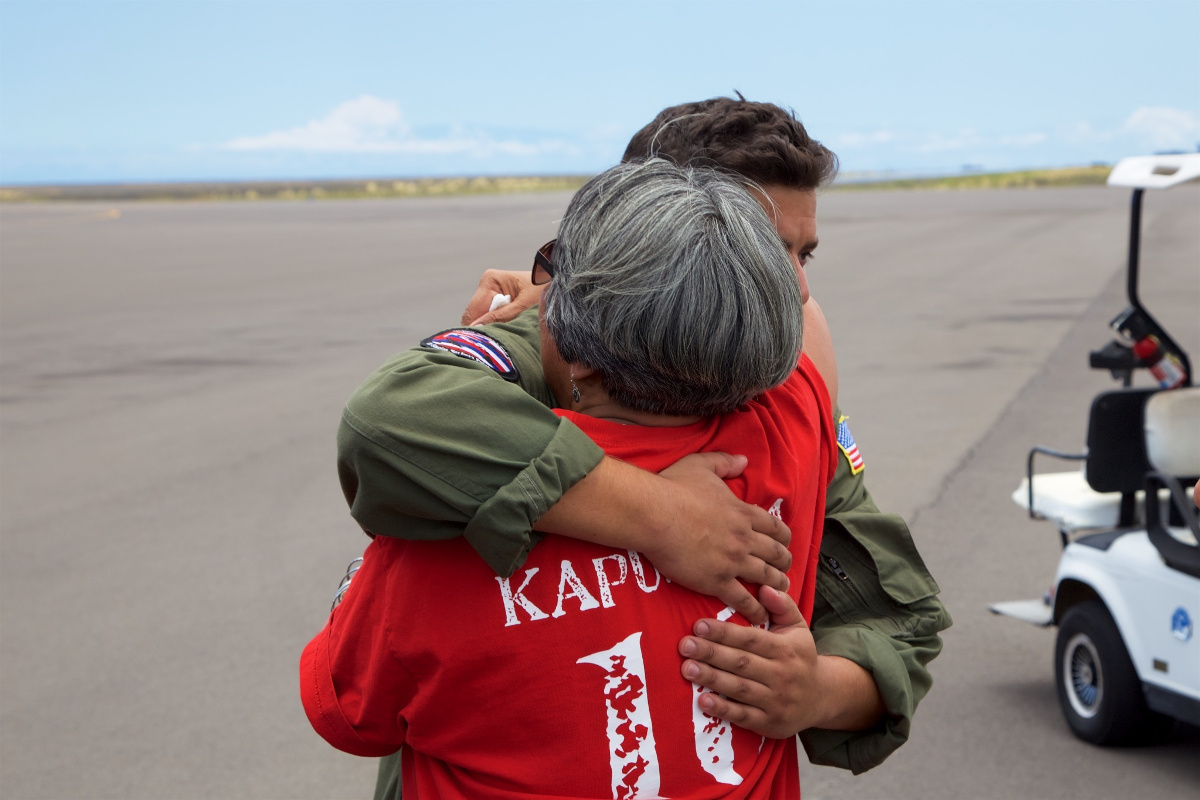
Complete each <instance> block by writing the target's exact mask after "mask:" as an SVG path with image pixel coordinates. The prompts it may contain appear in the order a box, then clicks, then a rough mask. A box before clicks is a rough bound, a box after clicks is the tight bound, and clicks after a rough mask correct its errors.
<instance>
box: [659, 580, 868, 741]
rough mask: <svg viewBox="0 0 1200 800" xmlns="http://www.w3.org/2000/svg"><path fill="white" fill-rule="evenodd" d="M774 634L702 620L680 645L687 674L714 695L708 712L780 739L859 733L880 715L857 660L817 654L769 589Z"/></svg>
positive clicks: (706, 704)
mask: <svg viewBox="0 0 1200 800" xmlns="http://www.w3.org/2000/svg"><path fill="white" fill-rule="evenodd" d="M759 599H760V600H761V601H762V604H763V605H764V606H765V607H766V608H767V610H768V611H770V613H771V622H772V627H771V630H769V631H764V630H762V629H761V628H748V627H745V626H744V625H737V624H734V623H729V622H718V621H717V620H714V619H702V620H700V621H698V622H697V623H696V625H695V627H694V628H693V632H694V633H695V636H685V637H684V638H683V639H681V640H680V642H679V654H680V655H682V656H683V657H684V658H685V659H686V660H685V661H684V662H683V665H682V666H681V667H680V671H681V672H682V673H683V677H684V678H686V679H688V680H689V681H691V682H693V683H696V684H698V685H700V686H703V687H705V688H708V689H711V690H712V692H705V693H704V694H702V695H701V696H700V697H699V699H698V700H697V702H698V703H699V704H700V708H701V709H702V710H703V711H704V712H705V713H707V714H711V715H712V716H714V717H718V718H720V719H723V720H727V721H729V722H732V723H733V724H735V725H738V726H740V727H743V728H746V729H748V730H751V731H754V732H755V733H757V734H759V735H760V736H767V737H770V738H772V739H783V738H786V737H788V736H794V735H795V734H797V733H799V732H800V731H802V730H806V729H808V728H814V727H819V728H828V729H833V730H862V729H864V728H868V727H870V726H871V725H874V724H875V723H876V722H878V721H879V719H880V718H881V717H882V716H883V711H884V708H883V701H882V699H881V698H880V696H879V690H878V688H877V687H876V686H875V681H874V679H873V678H872V677H871V674H870V673H869V672H867V671H866V670H864V669H863V668H862V667H859V666H858V665H857V664H855V663H854V662H852V661H847V660H846V659H843V658H838V657H836V656H819V655H817V648H816V643H815V642H814V641H813V637H812V632H811V631H809V629H808V625H806V624H805V622H804V617H802V616H801V615H800V609H798V608H797V607H796V603H795V602H794V601H793V600H792V598H791V597H790V596H788V595H786V594H783V593H782V592H777V591H775V590H773V589H771V588H770V587H767V586H764V587H763V588H762V590H761V591H760V592H759Z"/></svg>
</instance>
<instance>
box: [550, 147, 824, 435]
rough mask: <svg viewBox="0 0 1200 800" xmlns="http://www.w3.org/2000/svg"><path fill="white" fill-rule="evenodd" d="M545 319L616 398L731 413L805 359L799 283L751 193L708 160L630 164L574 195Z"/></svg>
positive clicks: (645, 406) (563, 350)
mask: <svg viewBox="0 0 1200 800" xmlns="http://www.w3.org/2000/svg"><path fill="white" fill-rule="evenodd" d="M553 262H554V279H553V280H552V281H551V282H550V285H549V286H548V287H547V290H546V297H545V302H546V308H545V324H546V329H547V331H548V333H549V334H550V336H552V337H553V338H554V341H555V343H556V344H557V346H558V350H559V353H560V354H561V355H562V357H563V358H564V359H565V360H566V361H567V362H569V363H577V364H582V365H584V366H587V367H590V368H592V369H594V370H596V371H597V372H599V373H600V375H601V380H602V385H603V386H604V388H605V390H606V391H607V392H608V394H609V396H610V397H611V398H612V399H613V400H614V401H615V402H617V403H619V404H621V405H623V406H625V407H627V408H633V409H637V410H640V411H647V412H651V413H656V414H688V415H692V414H700V415H704V416H708V415H712V414H721V413H726V412H729V411H732V410H734V409H735V408H737V407H738V406H739V405H741V404H742V403H744V402H745V401H746V400H748V399H750V398H751V397H754V396H755V395H758V394H761V393H762V392H764V391H766V390H767V389H770V388H771V387H773V386H777V385H778V384H780V383H782V382H783V381H784V380H786V379H787V377H788V375H789V374H790V373H791V371H792V370H793V369H795V368H796V360H797V358H798V357H799V351H800V346H801V341H802V334H803V317H802V311H801V301H800V286H799V282H798V280H797V278H796V272H795V268H794V267H793V266H792V262H791V259H790V258H789V257H788V254H787V252H786V250H785V249H784V246H783V243H782V242H781V241H780V239H779V234H778V233H777V232H776V230H775V226H774V225H772V223H771V220H770V219H768V218H767V215H766V213H765V212H764V211H763V209H762V207H761V206H760V205H759V204H758V202H757V201H756V200H755V199H754V198H753V197H752V196H751V195H750V194H749V192H748V191H747V190H746V189H745V188H744V187H743V186H742V185H740V184H739V183H737V182H736V181H735V180H733V179H731V178H730V177H727V176H726V175H724V174H721V173H719V172H717V171H714V170H710V169H698V168H690V167H678V166H675V165H674V164H672V163H670V162H668V161H664V160H662V159H650V160H648V161H645V162H641V163H630V164H621V165H619V166H616V167H613V168H612V169H610V170H608V171H607V172H604V173H602V174H600V175H598V176H596V177H595V178H592V179H591V180H590V181H588V182H587V184H586V185H584V187H583V188H582V189H580V190H579V192H578V193H577V194H576V195H575V197H574V198H572V200H571V204H570V205H569V206H568V207H567V212H566V215H565V216H564V217H563V220H562V224H561V225H560V227H559V232H558V241H557V242H556V243H555V246H554V254H553Z"/></svg>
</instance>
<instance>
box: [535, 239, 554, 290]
mask: <svg viewBox="0 0 1200 800" xmlns="http://www.w3.org/2000/svg"><path fill="white" fill-rule="evenodd" d="M556 241H557V240H556V239H551V240H550V241H548V242H546V243H545V244H544V245H542V246H541V247H539V248H538V249H537V252H536V253H534V254H533V273H532V274H531V275H530V276H529V279H530V280H531V281H533V285H534V286H541V285H542V284H543V283H549V282H550V279H551V278H553V277H554V262H553V261H551V260H550V259H551V257H552V256H553V255H554V243H555V242H556Z"/></svg>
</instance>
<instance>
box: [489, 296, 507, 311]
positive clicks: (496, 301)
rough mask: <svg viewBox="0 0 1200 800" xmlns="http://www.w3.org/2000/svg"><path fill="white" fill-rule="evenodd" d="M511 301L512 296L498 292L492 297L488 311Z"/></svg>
mask: <svg viewBox="0 0 1200 800" xmlns="http://www.w3.org/2000/svg"><path fill="white" fill-rule="evenodd" d="M511 302H512V298H511V297H509V296H508V295H506V294H498V295H495V296H493V297H492V305H491V307H490V308H488V313H489V314H490V313H492V312H493V311H495V310H496V309H497V308H499V307H500V306H506V305H508V304H509V303H511Z"/></svg>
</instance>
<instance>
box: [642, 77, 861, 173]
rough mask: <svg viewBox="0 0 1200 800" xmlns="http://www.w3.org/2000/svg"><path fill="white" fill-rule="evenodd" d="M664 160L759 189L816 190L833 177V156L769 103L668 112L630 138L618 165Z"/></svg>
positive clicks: (716, 103)
mask: <svg viewBox="0 0 1200 800" xmlns="http://www.w3.org/2000/svg"><path fill="white" fill-rule="evenodd" d="M655 156H656V157H658V158H665V159H668V160H670V161H673V162H675V163H676V164H677V165H679V166H681V167H682V166H692V167H718V168H721V169H725V170H729V171H731V172H735V173H737V174H738V175H740V176H742V177H744V178H749V179H750V180H752V181H754V182H755V183H757V184H759V185H761V186H787V187H790V188H794V189H816V188H817V187H819V186H823V185H826V184H828V183H829V182H830V181H832V180H833V177H834V176H835V175H836V174H837V170H838V162H837V156H835V155H834V154H833V152H832V151H831V150H830V149H829V148H827V147H825V146H824V145H823V144H821V143H820V142H818V141H817V140H816V139H813V138H812V137H811V136H809V135H808V131H806V130H804V126H803V125H801V124H800V120H798V119H796V115H795V112H791V111H785V110H783V109H782V108H780V107H779V106H777V105H775V104H774V103H752V102H750V101H749V100H746V99H745V98H744V97H742V96H741V94H740V93H739V94H738V96H737V98H736V99H735V98H732V97H716V98H713V99H712V100H702V101H700V102H698V103H684V104H682V105H678V106H671V107H670V108H667V109H663V110H662V111H661V112H659V114H658V116H657V117H655V118H654V120H653V121H652V122H651V123H650V124H649V125H647V126H646V127H644V128H642V129H641V130H640V131H638V132H637V133H635V134H634V135H633V138H632V139H631V140H630V141H629V146H628V147H626V148H625V155H624V156H622V158H621V160H622V161H642V160H645V159H647V158H651V157H655Z"/></svg>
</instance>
